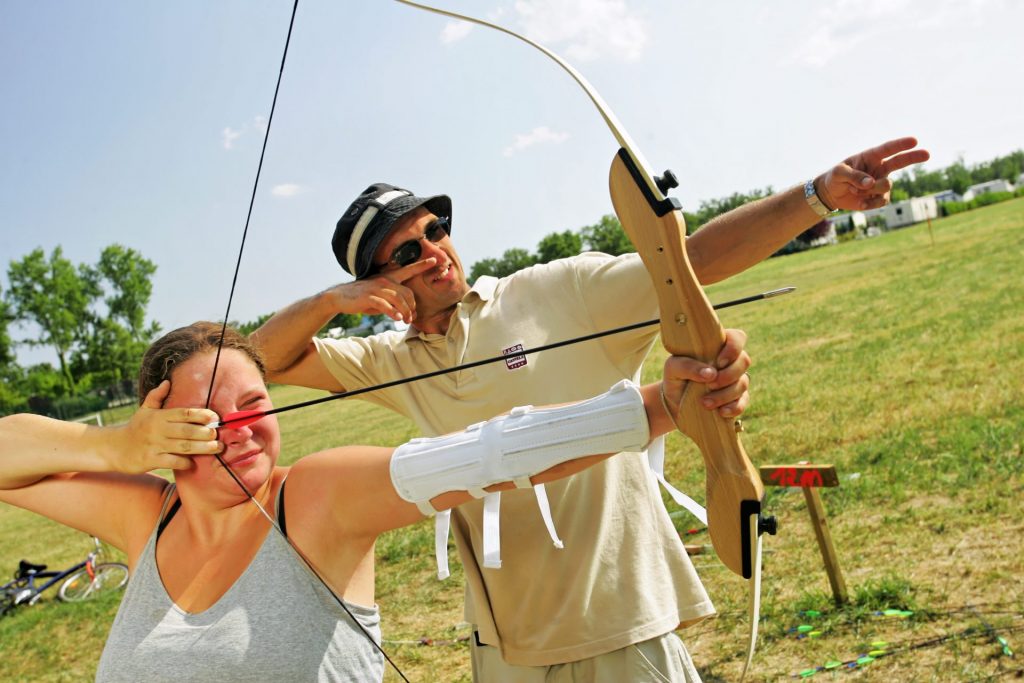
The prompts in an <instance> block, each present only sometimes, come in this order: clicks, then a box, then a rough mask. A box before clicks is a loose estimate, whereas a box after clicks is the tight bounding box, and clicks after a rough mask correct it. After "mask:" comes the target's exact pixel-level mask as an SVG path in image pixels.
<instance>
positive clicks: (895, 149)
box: [863, 136, 927, 159]
mask: <svg viewBox="0 0 1024 683" xmlns="http://www.w3.org/2000/svg"><path fill="white" fill-rule="evenodd" d="M915 147H917V138H915V137H911V136H908V137H905V138H896V139H895V140H889V141H888V142H883V143H882V144H880V145H878V146H877V147H872V148H871V149H869V150H867V151H865V152H864V153H863V154H864V155H865V156H874V157H877V158H880V159H885V158H887V157H891V156H892V155H894V154H899V153H900V152H906V151H907V150H908V149H913V148H915ZM921 151H923V150H921ZM925 154H927V152H925Z"/></svg>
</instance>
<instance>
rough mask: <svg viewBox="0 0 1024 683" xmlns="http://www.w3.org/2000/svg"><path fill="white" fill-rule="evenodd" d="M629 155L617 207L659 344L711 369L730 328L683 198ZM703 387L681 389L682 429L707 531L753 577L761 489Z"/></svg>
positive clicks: (615, 175)
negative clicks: (660, 190) (694, 249)
mask: <svg viewBox="0 0 1024 683" xmlns="http://www.w3.org/2000/svg"><path fill="white" fill-rule="evenodd" d="M639 174H640V171H638V170H637V167H636V165H635V164H634V163H633V162H632V159H631V157H630V156H629V154H628V153H627V152H626V151H625V150H620V151H619V154H618V155H616V157H615V159H614V160H613V161H612V166H611V171H610V174H609V186H610V189H611V196H612V204H613V205H614V207H615V213H616V214H617V215H618V217H619V221H620V222H621V223H622V227H623V229H624V230H625V231H626V234H627V235H628V236H629V238H630V240H631V241H632V242H633V245H634V246H635V247H636V249H637V252H638V253H639V255H640V258H641V259H642V260H643V262H644V265H645V266H646V267H647V272H648V273H649V274H650V276H651V279H652V281H653V283H654V287H655V291H656V293H657V297H658V306H659V308H660V310H661V337H662V343H663V344H664V346H665V348H666V349H667V350H668V352H669V353H671V354H673V355H678V356H689V357H691V358H696V359H698V360H701V361H704V362H706V363H708V364H711V365H714V362H715V359H716V358H717V357H718V353H719V351H720V350H721V348H722V344H724V343H725V331H724V330H723V329H722V325H721V323H720V322H719V320H718V316H717V315H716V314H715V311H714V309H713V308H712V306H711V303H710V302H709V301H708V298H707V296H706V295H705V294H704V290H703V289H702V288H701V286H700V284H699V283H698V282H697V277H696V276H695V275H694V273H693V268H692V267H691V266H690V260H689V257H688V256H687V254H686V224H685V222H684V219H683V212H682V209H681V208H680V206H679V204H678V201H677V200H675V199H674V198H671V199H659V198H657V197H653V196H650V195H651V193H650V190H649V188H648V185H647V183H646V182H644V181H643V178H642V176H640V175H639ZM708 391H709V390H708V388H707V386H706V385H704V384H699V383H692V382H691V383H690V384H688V385H687V387H686V388H685V390H684V394H683V399H682V404H681V406H680V412H679V418H678V423H677V426H678V427H679V428H680V430H681V431H682V432H683V433H684V434H686V435H687V436H688V437H690V438H691V439H692V440H693V441H694V442H695V443H696V444H697V446H698V447H699V448H700V452H701V455H702V456H703V458H704V464H705V466H706V469H707V501H706V503H707V505H706V507H707V511H708V532H709V533H710V535H711V542H712V544H713V545H714V548H715V552H716V553H717V554H718V556H719V558H721V560H722V562H723V563H724V564H725V565H726V566H727V567H729V569H731V570H732V571H733V572H735V573H736V574H739V575H740V576H743V577H744V578H750V576H751V573H752V556H753V552H754V550H753V549H754V546H755V545H756V543H757V538H756V537H755V538H750V533H749V517H750V515H751V514H755V515H759V514H760V507H761V501H762V499H763V498H764V487H763V486H762V484H761V478H760V475H759V474H758V472H757V470H756V469H754V466H753V465H752V464H751V462H750V459H749V458H748V457H747V454H746V452H745V451H744V450H743V445H742V444H741V443H740V440H739V436H738V434H737V429H736V426H735V424H734V422H733V421H731V420H727V419H725V418H722V417H721V416H719V415H718V413H716V412H714V411H710V410H708V409H707V408H705V407H704V406H703V405H701V403H700V400H701V398H703V396H704V395H705V394H707V393H708Z"/></svg>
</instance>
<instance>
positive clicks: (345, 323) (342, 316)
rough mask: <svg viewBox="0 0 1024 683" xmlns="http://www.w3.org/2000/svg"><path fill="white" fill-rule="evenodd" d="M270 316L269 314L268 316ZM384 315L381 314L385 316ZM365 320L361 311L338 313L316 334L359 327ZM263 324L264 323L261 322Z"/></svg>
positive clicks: (321, 334) (319, 335)
mask: <svg viewBox="0 0 1024 683" xmlns="http://www.w3.org/2000/svg"><path fill="white" fill-rule="evenodd" d="M267 317H269V316H267ZM383 317H384V316H381V318H383ZM362 322H363V316H362V315H361V314H359V313H338V314H337V315H335V316H334V317H333V318H331V319H330V320H328V321H327V324H326V325H324V326H323V327H321V328H320V331H319V332H317V333H316V336H318V337H323V336H324V335H326V334H327V330H330V329H333V328H335V327H340V328H342V329H343V330H351V329H355V328H356V327H359V326H360V325H361V324H362ZM260 324H262V323H260Z"/></svg>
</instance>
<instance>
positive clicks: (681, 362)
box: [664, 356, 718, 383]
mask: <svg viewBox="0 0 1024 683" xmlns="http://www.w3.org/2000/svg"><path fill="white" fill-rule="evenodd" d="M716 377H718V371H717V370H716V369H715V368H713V367H711V366H710V365H708V364H707V363H702V362H700V361H699V360H695V359H693V358H687V357H685V356H670V357H669V358H668V360H666V361H665V374H664V378H665V380H666V381H676V382H701V383H707V382H712V381H714V379H715V378H716Z"/></svg>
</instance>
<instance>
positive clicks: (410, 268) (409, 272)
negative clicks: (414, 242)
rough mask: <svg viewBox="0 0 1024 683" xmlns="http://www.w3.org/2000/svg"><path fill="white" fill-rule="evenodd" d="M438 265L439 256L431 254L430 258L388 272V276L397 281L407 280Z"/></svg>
mask: <svg viewBox="0 0 1024 683" xmlns="http://www.w3.org/2000/svg"><path fill="white" fill-rule="evenodd" d="M436 265H437V258H436V257H434V256H431V257H430V258H425V259H423V260H422V261H417V262H416V263H410V264H409V265H407V266H402V267H401V268H399V269H398V270H394V271H391V272H390V273H388V274H387V276H388V277H389V278H391V279H392V280H394V281H395V282H405V281H406V280H411V279H412V278H414V277H416V276H417V275H422V274H423V273H425V272H427V271H428V270H430V269H431V268H433V267H434V266H436Z"/></svg>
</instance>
